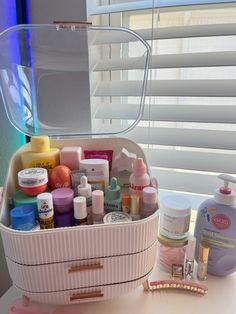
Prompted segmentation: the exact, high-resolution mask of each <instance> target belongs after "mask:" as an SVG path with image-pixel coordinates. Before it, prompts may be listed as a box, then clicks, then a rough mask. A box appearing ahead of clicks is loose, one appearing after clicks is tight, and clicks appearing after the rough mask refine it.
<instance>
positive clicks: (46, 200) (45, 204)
mask: <svg viewBox="0 0 236 314" xmlns="http://www.w3.org/2000/svg"><path fill="white" fill-rule="evenodd" d="M37 206H38V213H39V218H49V217H52V216H53V213H54V211H53V201H52V194H51V193H40V194H38V196H37Z"/></svg>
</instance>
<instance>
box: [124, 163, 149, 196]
mask: <svg viewBox="0 0 236 314" xmlns="http://www.w3.org/2000/svg"><path fill="white" fill-rule="evenodd" d="M149 185H150V177H149V175H148V174H147V166H146V165H145V163H144V162H143V158H137V159H135V162H134V166H133V172H132V174H131V176H130V178H129V194H136V195H139V196H140V197H142V191H143V188H145V187H146V186H149Z"/></svg>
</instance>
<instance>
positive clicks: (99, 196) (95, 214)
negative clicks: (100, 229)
mask: <svg viewBox="0 0 236 314" xmlns="http://www.w3.org/2000/svg"><path fill="white" fill-rule="evenodd" d="M104 214H105V212H104V193H103V191H101V190H95V191H93V192H92V223H93V224H102V223H103V216H104Z"/></svg>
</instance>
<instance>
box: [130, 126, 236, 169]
mask: <svg viewBox="0 0 236 314" xmlns="http://www.w3.org/2000/svg"><path fill="white" fill-rule="evenodd" d="M126 136H127V137H129V138H131V139H132V140H134V141H135V142H137V143H141V144H153V145H155V144H158V145H168V146H185V147H202V148H213V149H214V148H218V149H232V150H234V149H236V137H235V131H218V130H211V129H205V130H204V129H190V128H186V127H185V128H184V127H182V128H177V127H176V128H174V127H165V128H163V127H152V126H150V127H140V126H138V127H135V128H134V129H133V130H132V131H130V132H129V133H128V134H127V135H126ZM157 164H158V161H157ZM231 166H232V169H233V168H234V165H231Z"/></svg>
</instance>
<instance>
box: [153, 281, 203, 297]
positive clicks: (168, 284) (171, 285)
mask: <svg viewBox="0 0 236 314" xmlns="http://www.w3.org/2000/svg"><path fill="white" fill-rule="evenodd" d="M148 285H149V288H148V291H151V292H153V291H158V290H169V289H173V290H183V291H187V292H193V293H196V294H200V295H204V294H206V292H207V290H208V289H207V287H205V286H203V285H202V284H199V283H197V282H192V281H187V280H176V279H167V280H158V281H152V282H150V283H149V284H148Z"/></svg>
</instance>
